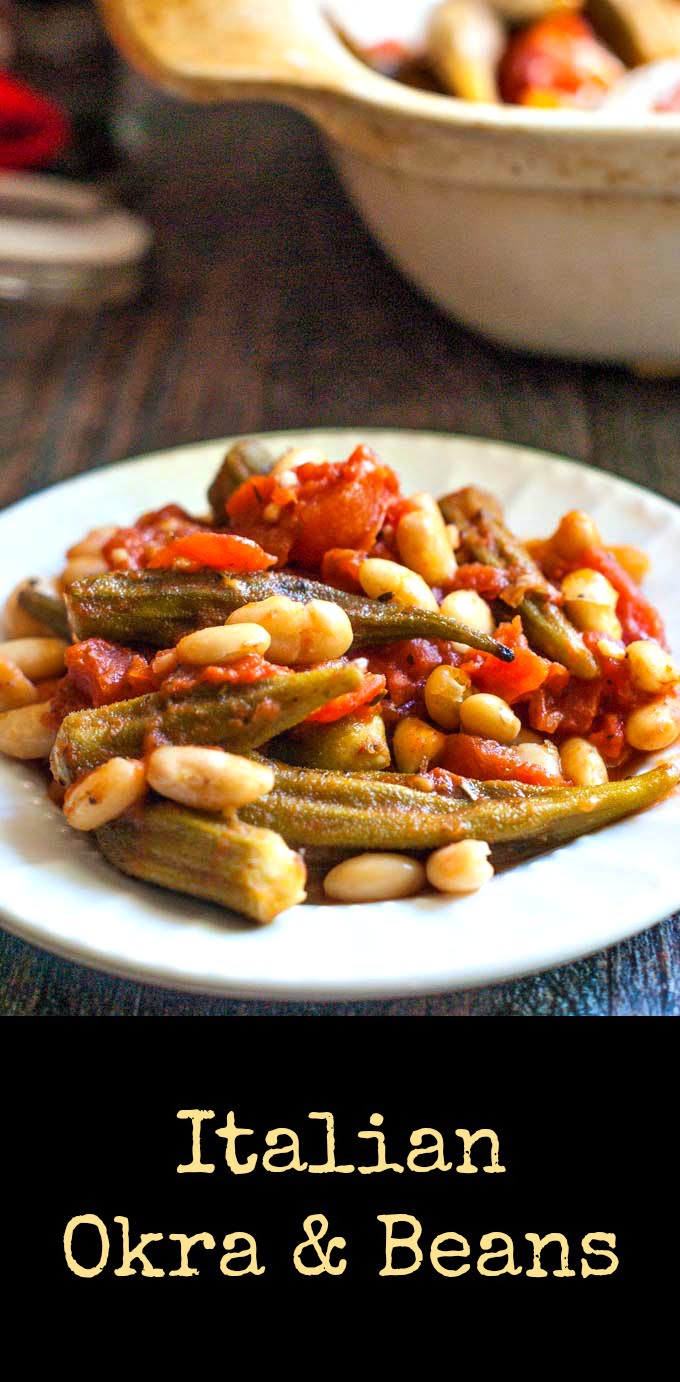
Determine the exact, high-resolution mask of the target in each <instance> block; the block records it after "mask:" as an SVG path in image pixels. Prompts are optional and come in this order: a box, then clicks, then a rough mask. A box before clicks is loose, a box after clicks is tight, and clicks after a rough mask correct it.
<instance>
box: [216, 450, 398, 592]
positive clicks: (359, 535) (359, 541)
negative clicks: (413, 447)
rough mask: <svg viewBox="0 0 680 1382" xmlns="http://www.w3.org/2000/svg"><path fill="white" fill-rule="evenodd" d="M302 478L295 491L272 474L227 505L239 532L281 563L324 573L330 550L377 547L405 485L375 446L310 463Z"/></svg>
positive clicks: (251, 483)
mask: <svg viewBox="0 0 680 1382" xmlns="http://www.w3.org/2000/svg"><path fill="white" fill-rule="evenodd" d="M296 475H297V478H298V484H297V485H296V486H295V487H293V488H291V489H285V488H282V487H281V486H280V485H279V484H278V481H277V480H276V479H275V478H274V477H273V476H271V475H265V476H261V477H256V478H254V479H252V480H247V481H246V482H245V484H243V485H240V486H239V488H238V489H237V490H235V491H234V493H233V494H232V495H231V497H230V499H229V501H228V503H227V514H228V516H229V519H230V522H231V526H232V529H233V531H234V532H236V533H241V534H243V535H244V536H245V537H250V538H253V539H254V540H255V541H256V542H259V543H260V545H261V546H263V547H264V548H265V549H266V550H267V551H271V552H275V553H276V556H277V558H278V560H279V564H280V565H283V564H284V563H285V562H287V561H289V562H291V563H292V564H293V565H294V566H298V567H302V568H304V569H306V570H310V571H318V570H319V568H320V566H321V563H322V560H323V557H324V554H325V553H326V552H327V551H328V550H329V549H330V548H354V549H357V550H370V548H371V547H373V545H374V543H375V541H376V538H377V536H378V533H379V532H380V530H381V528H382V526H383V523H384V521H385V515H386V514H387V511H388V509H389V507H390V504H391V503H392V501H393V500H394V498H395V496H398V494H399V482H398V480H397V477H396V475H395V474H394V471H392V470H390V469H389V467H388V466H384V465H381V464H380V462H379V461H378V460H377V458H376V457H375V455H374V454H373V452H372V451H371V449H370V447H366V446H359V447H357V448H356V450H355V451H354V452H353V453H352V455H351V456H350V458H349V460H348V461H344V462H333V461H324V462H322V463H321V464H319V465H315V464H312V463H311V462H308V463H307V464H305V465H301V466H298V468H297V470H296ZM272 506H273V508H274V516H273V517H272V518H271V521H270V518H269V517H268V510H269V511H270V513H271V508H272ZM276 508H278V509H279V510H280V513H279V514H278V515H277V514H276V512H275V510H276Z"/></svg>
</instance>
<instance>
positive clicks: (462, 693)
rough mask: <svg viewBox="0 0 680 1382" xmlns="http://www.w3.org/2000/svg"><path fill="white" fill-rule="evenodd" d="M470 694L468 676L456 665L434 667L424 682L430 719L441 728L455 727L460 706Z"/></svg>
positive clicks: (457, 723)
mask: <svg viewBox="0 0 680 1382" xmlns="http://www.w3.org/2000/svg"><path fill="white" fill-rule="evenodd" d="M469 694H470V678H469V677H468V676H467V674H466V673H465V672H461V671H459V670H458V668H457V667H447V666H445V665H444V664H442V666H441V667H435V669H434V671H433V672H430V675H429V677H428V678H427V681H426V682H425V705H426V707H427V713H428V715H429V716H430V719H432V720H434V721H435V724H438V725H441V727H442V729H449V730H450V729H457V728H458V725H459V723H460V707H461V703H462V702H463V701H464V700H465V697H466V696H468V695H469Z"/></svg>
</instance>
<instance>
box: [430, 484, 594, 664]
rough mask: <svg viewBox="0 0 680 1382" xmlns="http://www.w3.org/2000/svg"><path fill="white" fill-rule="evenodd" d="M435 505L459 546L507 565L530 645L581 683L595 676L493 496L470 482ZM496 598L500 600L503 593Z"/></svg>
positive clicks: (572, 630)
mask: <svg viewBox="0 0 680 1382" xmlns="http://www.w3.org/2000/svg"><path fill="white" fill-rule="evenodd" d="M440 508H441V510H442V513H443V515H444V517H445V518H446V520H447V522H453V523H456V524H457V525H458V526H459V528H460V530H461V540H462V543H463V546H464V548H465V549H466V551H467V552H468V553H469V555H470V556H471V557H472V558H473V560H474V561H479V562H483V563H484V565H485V566H497V567H503V568H506V569H507V568H511V569H512V571H513V576H516V578H517V579H516V583H515V589H518V588H520V589H521V588H524V590H525V593H524V595H523V598H522V599H521V600H520V601H519V603H518V604H517V606H516V609H517V613H518V614H520V615H521V618H522V626H523V628H524V632H525V634H526V636H527V638H528V639H529V642H530V643H531V645H532V647H533V648H535V649H536V651H537V652H539V653H544V654H545V656H546V657H549V658H551V659H552V661H554V662H559V663H561V664H562V666H563V667H566V668H567V670H568V671H569V672H572V673H573V675H574V676H576V677H580V678H581V680H583V681H592V680H593V678H594V677H597V676H599V667H598V665H597V661H596V659H595V658H594V657H593V654H592V653H591V652H590V650H589V649H588V648H587V647H586V645H585V643H584V642H583V639H582V638H581V635H580V633H579V632H578V630H577V629H576V628H575V627H574V625H573V624H572V623H571V621H570V620H569V619H567V616H566V615H565V614H564V613H563V611H562V610H561V609H560V607H559V605H555V604H552V603H551V601H550V600H549V599H548V596H549V593H550V586H549V584H548V582H547V581H546V579H545V576H544V575H543V573H542V571H541V569H540V567H539V566H538V565H537V563H536V562H535V561H534V560H533V558H532V557H531V556H530V555H529V553H528V552H527V550H526V548H525V547H523V546H522V543H521V542H520V541H519V539H518V538H517V537H515V535H514V533H511V532H510V529H509V528H506V526H505V524H504V523H503V521H502V516H501V515H500V514H499V510H498V505H497V502H496V500H495V499H493V498H492V497H491V496H488V495H486V494H485V492H484V491H483V490H478V489H475V487H474V486H469V487H468V488H467V489H462V490H458V491H457V492H456V493H455V494H449V495H447V496H446V497H445V498H444V499H441V500H440ZM500 598H501V599H503V598H504V597H503V595H502V594H501V596H500ZM506 603H508V601H506ZM511 608H514V606H512V605H511Z"/></svg>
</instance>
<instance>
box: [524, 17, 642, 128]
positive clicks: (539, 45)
mask: <svg viewBox="0 0 680 1382" xmlns="http://www.w3.org/2000/svg"><path fill="white" fill-rule="evenodd" d="M625 70H626V69H625V68H624V66H623V64H622V63H621V62H619V59H618V58H617V57H616V56H615V55H614V53H612V52H611V51H610V49H609V48H606V47H605V45H604V44H603V43H601V42H600V40H599V39H598V38H597V35H596V34H595V30H594V29H593V28H592V26H591V25H590V24H589V23H588V21H587V20H586V19H584V17H583V16H582V15H578V14H553V15H549V16H547V17H546V18H545V19H540V20H538V22H537V23H535V24H531V25H530V26H529V27H528V28H525V29H521V30H520V31H519V32H518V33H516V34H515V35H514V37H513V38H511V39H510V42H509V44H508V46H507V48H506V51H505V55H504V57H503V60H502V62H501V65H500V70H499V82H500V89H501V95H502V97H503V100H504V101H509V102H510V103H511V104H513V105H525V104H538V103H539V102H538V100H537V97H538V96H539V95H540V96H541V97H542V98H543V100H542V102H541V103H543V104H555V105H565V106H574V105H576V106H594V105H597V104H598V103H599V101H600V100H601V98H602V97H603V96H604V95H605V94H606V92H607V91H609V90H610V89H611V87H613V86H615V85H616V83H617V82H618V81H619V80H620V79H621V78H622V77H623V76H624V74H625ZM547 96H552V98H553V100H552V101H547V100H545V98H546V97H547Z"/></svg>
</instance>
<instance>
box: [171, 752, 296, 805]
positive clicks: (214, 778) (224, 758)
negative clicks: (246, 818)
mask: <svg viewBox="0 0 680 1382" xmlns="http://www.w3.org/2000/svg"><path fill="white" fill-rule="evenodd" d="M147 777H148V779H149V782H150V784H151V786H152V787H153V788H154V791H156V792H160V794H161V796H164V797H170V798H171V800H172V801H179V802H182V804H183V805H184V806H194V807H197V808H198V809H199V810H203V811H230V810H235V809H236V808H237V807H239V806H247V805H248V803H249V802H251V801H257V799H258V797H264V796H266V795H267V793H268V792H271V790H272V787H273V786H274V773H273V770H272V769H271V768H270V767H269V766H268V765H267V764H266V763H256V762H254V761H253V760H252V759H250V758H241V757H240V756H239V755H238V754H235V753H225V752H224V750H223V749H204V748H199V747H197V746H195V745H193V744H187V745H178V746H175V745H172V746H171V745H168V746H167V747H165V746H164V747H163V748H160V749H155V750H154V752H153V753H152V754H151V755H150V757H149V760H148V763H147Z"/></svg>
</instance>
